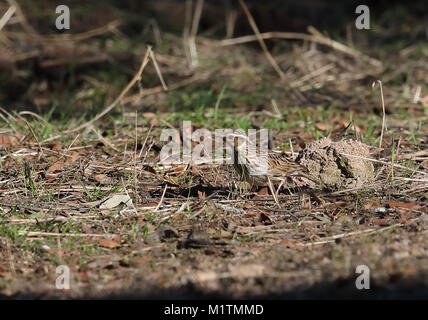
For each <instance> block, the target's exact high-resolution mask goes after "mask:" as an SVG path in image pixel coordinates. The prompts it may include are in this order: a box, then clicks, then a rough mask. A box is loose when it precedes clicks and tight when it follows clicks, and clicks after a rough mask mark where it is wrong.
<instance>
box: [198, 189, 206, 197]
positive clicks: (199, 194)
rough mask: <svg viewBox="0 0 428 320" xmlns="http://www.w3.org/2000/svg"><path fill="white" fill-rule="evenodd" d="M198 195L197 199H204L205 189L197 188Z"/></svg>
mask: <svg viewBox="0 0 428 320" xmlns="http://www.w3.org/2000/svg"><path fill="white" fill-rule="evenodd" d="M198 197H199V199H205V198H206V195H205V191H199V190H198Z"/></svg>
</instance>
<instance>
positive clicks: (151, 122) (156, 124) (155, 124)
mask: <svg viewBox="0 0 428 320" xmlns="http://www.w3.org/2000/svg"><path fill="white" fill-rule="evenodd" d="M150 125H151V126H153V127H158V126H159V121H158V119H156V118H153V119H152V120H150Z"/></svg>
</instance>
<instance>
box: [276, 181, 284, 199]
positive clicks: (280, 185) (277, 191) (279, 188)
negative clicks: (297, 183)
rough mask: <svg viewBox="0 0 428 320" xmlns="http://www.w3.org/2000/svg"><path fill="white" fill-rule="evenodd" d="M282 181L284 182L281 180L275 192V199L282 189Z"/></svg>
mask: <svg viewBox="0 0 428 320" xmlns="http://www.w3.org/2000/svg"><path fill="white" fill-rule="evenodd" d="M284 181H285V179H283V180H282V181H281V183H280V184H279V187H278V189H277V190H276V197H277V198H278V194H279V190H281V187H282V185H283V184H284Z"/></svg>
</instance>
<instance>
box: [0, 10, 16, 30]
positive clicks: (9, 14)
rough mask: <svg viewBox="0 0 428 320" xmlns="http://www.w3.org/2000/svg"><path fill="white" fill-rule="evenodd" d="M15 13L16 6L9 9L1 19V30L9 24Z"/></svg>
mask: <svg viewBox="0 0 428 320" xmlns="http://www.w3.org/2000/svg"><path fill="white" fill-rule="evenodd" d="M15 11H16V7H14V6H11V7H10V8H9V9H7V11H6V13H5V14H4V15H3V17H2V18H1V19H0V30H2V29H3V27H4V26H5V25H6V24H7V23H8V22H9V20H10V18H12V16H13V14H14V13H15Z"/></svg>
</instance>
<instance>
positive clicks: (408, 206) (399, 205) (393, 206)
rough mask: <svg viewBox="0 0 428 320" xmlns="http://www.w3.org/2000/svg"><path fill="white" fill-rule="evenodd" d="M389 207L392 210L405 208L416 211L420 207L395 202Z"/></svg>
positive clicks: (408, 203)
mask: <svg viewBox="0 0 428 320" xmlns="http://www.w3.org/2000/svg"><path fill="white" fill-rule="evenodd" d="M388 206H389V207H390V208H404V209H415V208H417V207H418V206H417V205H415V204H413V203H410V202H395V201H391V202H389V203H388Z"/></svg>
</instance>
